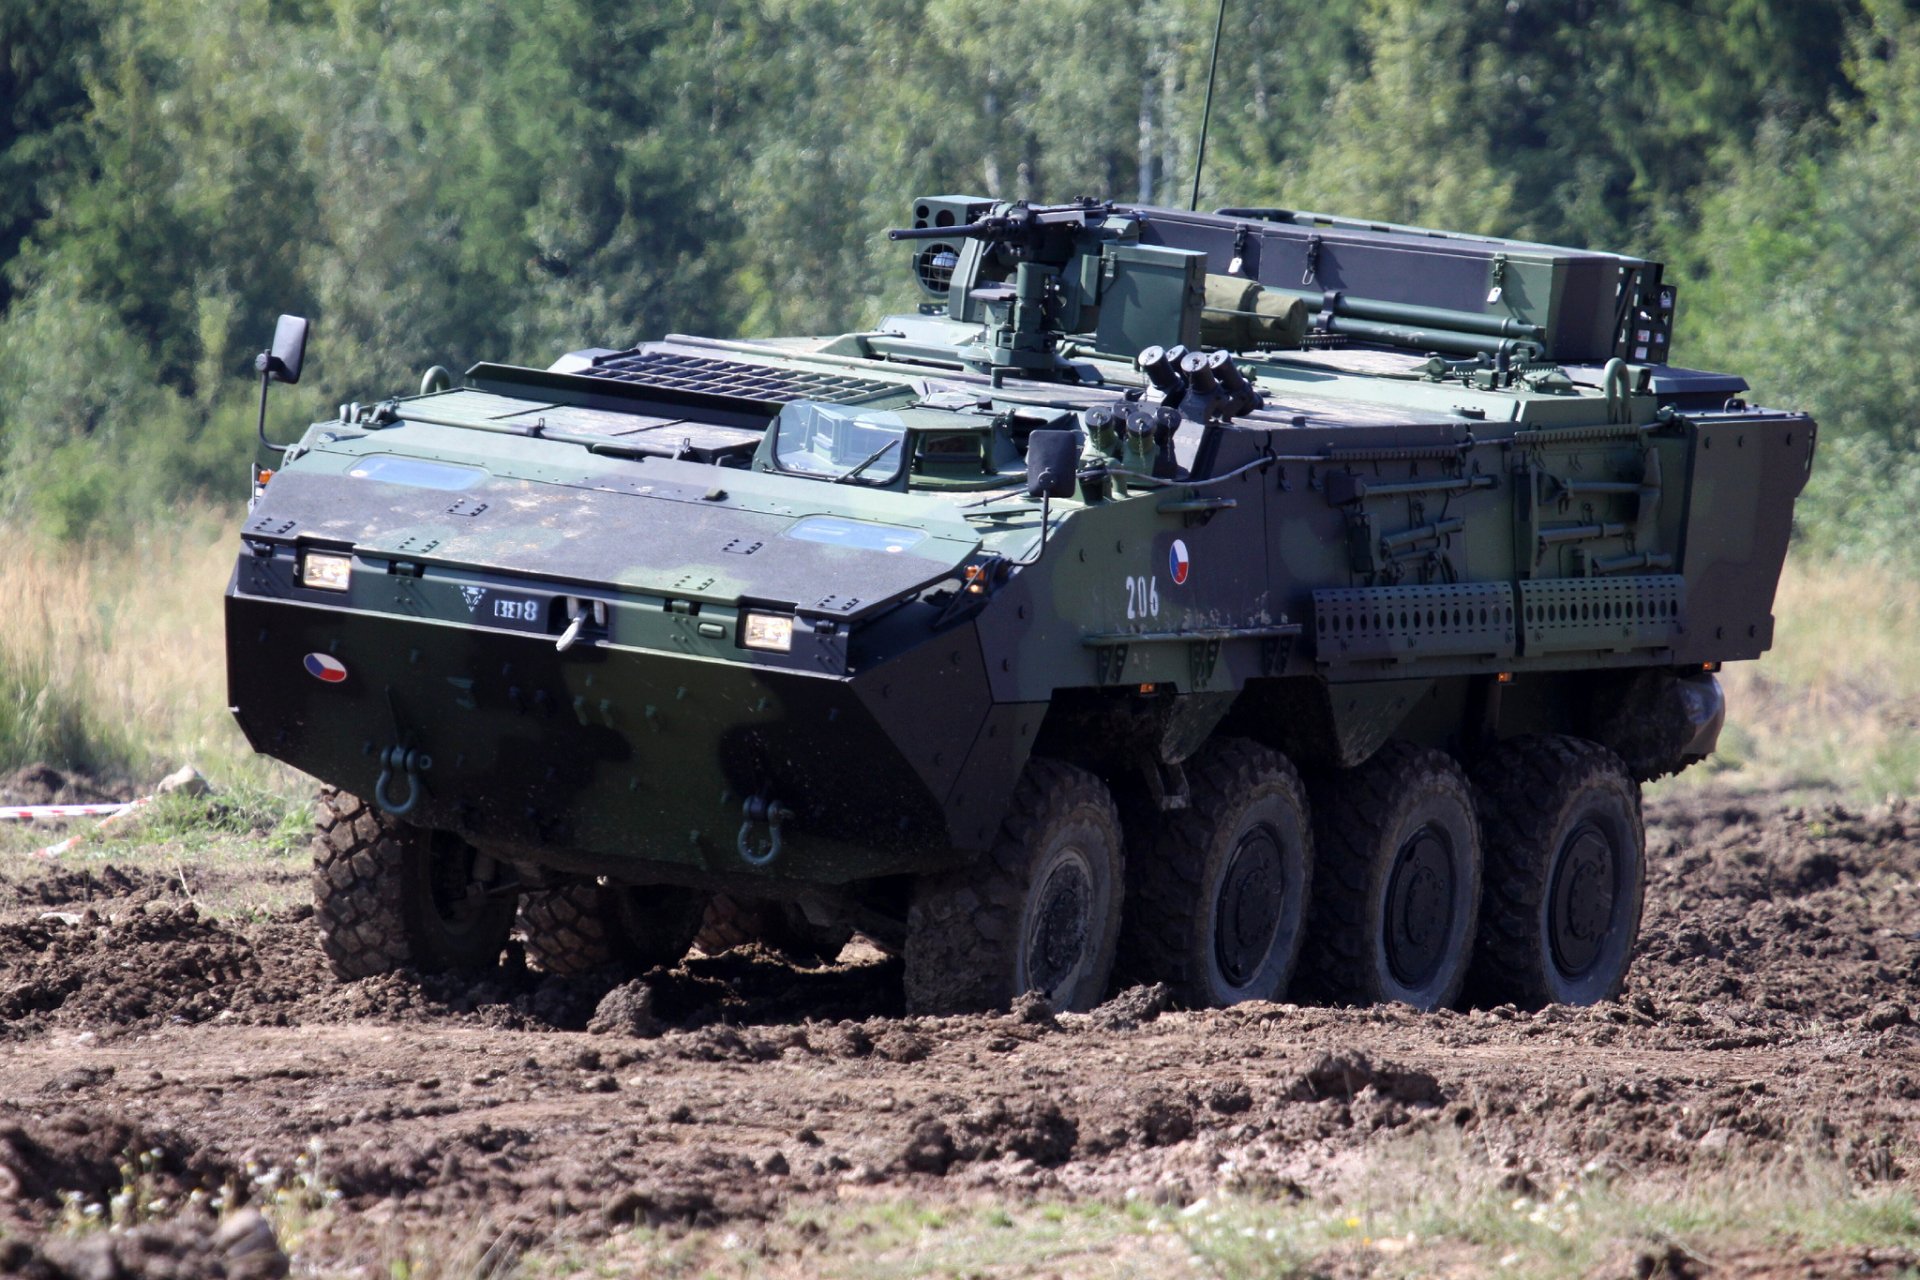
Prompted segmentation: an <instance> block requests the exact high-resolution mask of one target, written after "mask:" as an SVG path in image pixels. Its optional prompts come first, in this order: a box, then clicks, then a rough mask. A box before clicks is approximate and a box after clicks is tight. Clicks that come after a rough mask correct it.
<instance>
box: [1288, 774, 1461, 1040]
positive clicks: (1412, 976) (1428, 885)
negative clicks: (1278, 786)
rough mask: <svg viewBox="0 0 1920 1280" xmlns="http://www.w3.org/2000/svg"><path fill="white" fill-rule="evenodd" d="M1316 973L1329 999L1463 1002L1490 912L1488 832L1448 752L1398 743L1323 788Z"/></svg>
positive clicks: (1310, 943)
mask: <svg viewBox="0 0 1920 1280" xmlns="http://www.w3.org/2000/svg"><path fill="white" fill-rule="evenodd" d="M1313 805H1314V809H1313V818H1314V821H1313V837H1314V849H1315V851H1316V857H1315V863H1316V865H1315V867H1314V896H1313V904H1312V907H1311V909H1310V915H1309V919H1310V923H1309V925H1308V930H1307V950H1306V955H1305V964H1304V968H1305V969H1306V970H1307V971H1308V972H1310V973H1311V975H1312V979H1313V985H1314V987H1315V988H1316V989H1317V990H1318V991H1319V992H1320V993H1321V994H1322V995H1323V996H1326V997H1327V998H1330V999H1333V1000H1336V1001H1340V1002H1343V1003H1348V1004H1376V1003H1379V1002H1382V1001H1398V1002H1399V1003H1401V1004H1410V1005H1412V1006H1414V1007H1415V1008H1416V1009H1438V1008H1440V1007H1442V1006H1443V1005H1450V1004H1452V1003H1454V1001H1456V1000H1457V999H1459V997H1460V990H1461V987H1462V985H1463V984H1464V983H1465V981H1466V977H1467V968H1468V964H1469V963H1470V961H1471V960H1472V956H1473V940H1474V926H1475V921H1476V919H1477V917H1478V915H1479V907H1480V824H1479V822H1478V820H1477V819H1476V817H1475V813H1474V804H1473V790H1472V788H1471V787H1470V786H1469V785H1468V783H1467V779H1466V775H1465V774H1463V773H1462V772H1461V771H1460V766H1459V765H1457V764H1455V763H1454V761H1453V759H1452V757H1450V756H1448V755H1446V754H1445V753H1444V752H1440V751H1433V750H1429V749H1427V748H1425V747H1418V746H1415V745H1413V744H1412V743H1408V742H1390V743H1388V744H1387V745H1386V746H1384V747H1382V748H1380V750H1379V751H1377V752H1375V753H1374V754H1373V756H1372V758H1370V759H1369V760H1368V761H1367V762H1366V763H1365V764H1362V765H1360V766H1359V767H1357V768H1353V769H1341V770H1336V771H1333V772H1331V773H1329V774H1327V775H1325V776H1323V777H1321V778H1318V779H1316V784H1315V786H1314V788H1313Z"/></svg>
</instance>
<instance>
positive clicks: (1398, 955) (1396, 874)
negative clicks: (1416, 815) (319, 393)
mask: <svg viewBox="0 0 1920 1280" xmlns="http://www.w3.org/2000/svg"><path fill="white" fill-rule="evenodd" d="M1455 892H1456V885H1455V881H1454V870H1453V849H1452V846H1451V844H1450V843H1449V842H1448V840H1447V838H1446V835H1445V833H1443V832H1442V831H1440V830H1439V829H1438V828H1436V827H1435V826H1433V824H1431V823H1429V824H1428V825H1426V826H1424V827H1421V828H1420V829H1419V830H1418V831H1416V832H1414V833H1413V835H1411V836H1409V837H1408V838H1407V841H1406V843H1405V844H1403V845H1401V846H1400V852H1399V854H1398V855H1397V856H1396V857H1395V858H1394V863H1393V873H1392V875H1391V877H1390V878H1389V880H1388V882H1387V901H1386V931H1385V933H1386V951H1387V967H1388V968H1389V969H1390V970H1391V971H1392V973H1393V976H1394V978H1395V980H1396V981H1398V982H1400V983H1402V984H1404V985H1405V986H1408V987H1414V988H1418V987H1422V986H1424V985H1426V984H1427V983H1428V982H1430V981H1432V979H1433V977H1434V975H1435V974H1437V973H1439V971H1440V967H1441V965H1442V964H1444V963H1445V961H1446V958H1447V943H1448V941H1449V939H1450V937H1451V934H1452V932H1453V917H1454V895H1455Z"/></svg>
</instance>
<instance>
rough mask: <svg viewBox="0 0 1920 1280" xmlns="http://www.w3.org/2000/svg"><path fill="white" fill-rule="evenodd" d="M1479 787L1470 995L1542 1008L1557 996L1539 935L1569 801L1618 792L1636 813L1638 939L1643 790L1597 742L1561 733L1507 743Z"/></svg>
mask: <svg viewBox="0 0 1920 1280" xmlns="http://www.w3.org/2000/svg"><path fill="white" fill-rule="evenodd" d="M1474 780H1475V782H1476V783H1477V784H1478V787H1479V803H1480V822H1481V827H1482V829H1483V830H1484V832H1485V859H1486V871H1485V880H1484V884H1485V888H1484V890H1483V896H1482V899H1481V905H1480V943H1479V947H1478V948H1477V954H1476V957H1475V960H1474V968H1473V973H1472V976H1471V978H1470V979H1469V982H1470V990H1471V992H1472V995H1473V998H1474V1000H1475V1002H1476V1003H1486V1004H1499V1003H1503V1002H1508V1001H1511V1002H1512V1003H1514V1004H1516V1005H1519V1006H1520V1007H1521V1008H1529V1009H1533V1008H1539V1007H1540V1006H1542V1005H1545V1004H1549V1003H1551V1002H1552V1001H1553V999H1554V995H1555V993H1554V992H1553V991H1552V990H1551V989H1550V988H1549V987H1548V985H1547V976H1546V975H1547V972H1548V966H1549V964H1550V963H1551V961H1550V959H1549V957H1548V955H1547V953H1546V945H1547V943H1546V939H1545V938H1544V937H1543V936H1542V935H1541V933H1540V928H1539V911H1540V903H1541V901H1542V900H1543V899H1544V898H1545V897H1546V894H1547V888H1548V886H1547V877H1548V871H1549V866H1548V864H1549V861H1550V859H1551V856H1552V851H1553V850H1552V846H1553V843H1554V837H1555V833H1556V832H1557V831H1558V829H1559V828H1560V827H1561V826H1562V820H1563V817H1564V813H1565V808H1566V806H1567V804H1568V803H1569V801H1570V799H1571V798H1572V797H1573V796H1574V795H1576V794H1578V793H1580V792H1583V791H1586V790H1587V789H1589V788H1596V787H1597V788H1602V789H1617V790H1618V791H1619V792H1620V793H1621V794H1623V795H1624V796H1625V797H1626V798H1627V801H1628V807H1629V808H1630V809H1631V811H1632V827H1633V830H1632V834H1633V838H1634V843H1635V847H1636V848H1637V849H1638V850H1639V854H1640V875H1639V877H1638V884H1637V886H1636V890H1635V896H1634V901H1633V906H1632V922H1631V935H1633V936H1637V935H1638V934H1639V932H1640V918H1641V912H1642V910H1643V909H1644V907H1645V905H1646V894H1647V876H1646V847H1647V837H1646V826H1645V822H1644V819H1643V817H1642V815H1641V809H1640V787H1639V784H1638V783H1637V782H1636V781H1635V780H1634V777H1633V775H1632V774H1631V773H1630V772H1629V769H1628V766H1627V765H1626V763H1625V762H1623V761H1622V760H1621V759H1620V757H1619V756H1618V755H1616V754H1615V753H1614V752H1612V751H1610V750H1608V749H1607V748H1606V747H1604V746H1602V745H1601V744H1599V743H1597V742H1589V741H1587V740H1586V739H1584V738H1574V737H1568V736H1565V735H1561V734H1538V735H1531V736H1528V737H1522V738H1514V739H1512V740H1510V741H1508V742H1506V743H1503V744H1501V746H1499V747H1498V748H1496V749H1495V750H1494V751H1492V752H1490V753H1489V754H1488V755H1487V756H1486V758H1485V759H1483V760H1481V761H1480V762H1479V764H1478V765H1476V767H1475V768H1474ZM1632 958H1633V948H1632V946H1631V945H1629V946H1628V948H1627V955H1626V963H1625V964H1623V965H1622V966H1621V968H1620V972H1619V973H1618V974H1617V975H1615V976H1614V978H1613V980H1612V981H1611V982H1610V983H1609V984H1608V985H1607V987H1606V988H1604V989H1603V990H1602V991H1601V992H1600V993H1598V994H1596V995H1595V996H1594V1001H1595V1002H1596V1003H1597V1002H1598V1001H1601V1000H1611V999H1613V998H1614V997H1615V996H1617V995H1619V994H1620V991H1621V988H1622V987H1624V986H1625V984H1626V978H1627V972H1628V970H1629V969H1630V968H1631V967H1632Z"/></svg>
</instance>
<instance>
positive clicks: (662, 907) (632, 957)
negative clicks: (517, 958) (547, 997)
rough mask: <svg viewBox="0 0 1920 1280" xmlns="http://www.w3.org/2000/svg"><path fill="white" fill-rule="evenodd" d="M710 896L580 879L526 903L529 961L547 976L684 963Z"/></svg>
mask: <svg viewBox="0 0 1920 1280" xmlns="http://www.w3.org/2000/svg"><path fill="white" fill-rule="evenodd" d="M706 908H707V902H706V898H705V896H704V895H703V894H700V893H698V892H696V891H695V890H692V889H684V888H680V887H678V886H675V885H625V884H615V883H611V882H609V883H606V884H601V883H599V882H597V881H593V880H576V881H573V882H571V883H568V884H564V885H560V886H557V887H555V888H551V889H536V890H533V891H531V892H529V893H527V894H526V895H525V896H524V897H522V898H521V900H520V931H521V933H522V934H524V935H525V937H526V940H527V960H528V961H529V963H531V964H532V965H533V966H534V967H535V968H536V969H539V970H541V971H542V972H545V973H557V974H578V973H590V972H592V971H593V970H595V969H604V968H607V967H609V966H612V965H619V966H621V967H623V968H630V969H651V968H653V967H654V966H655V965H663V964H664V965H672V964H677V963H679V961H680V959H681V957H683V956H685V955H686V954H687V948H689V947H691V946H692V945H693V935H694V934H695V933H697V932H698V931H699V929H700V920H701V918H702V916H704V915H705V914H706Z"/></svg>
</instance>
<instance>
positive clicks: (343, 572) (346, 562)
mask: <svg viewBox="0 0 1920 1280" xmlns="http://www.w3.org/2000/svg"><path fill="white" fill-rule="evenodd" d="M352 576H353V557H352V556H339V555H332V554H330V553H328V552H325V551H309V552H307V554H306V555H305V556H304V557H302V558H301V560H300V585H301V586H303V587H312V588H314V589H315V590H317V591H345V590H346V589H347V580H348V579H349V578H350V577H352Z"/></svg>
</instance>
